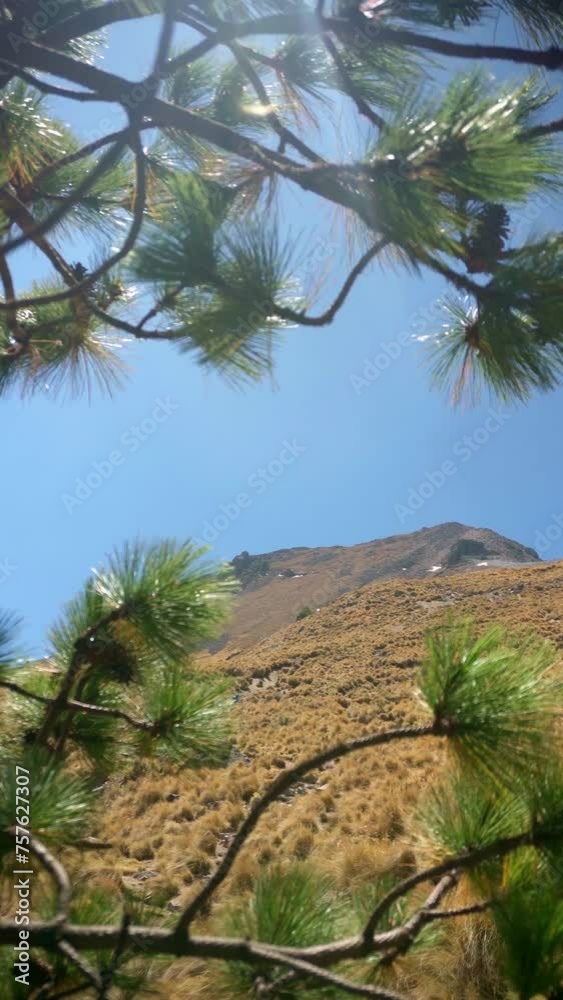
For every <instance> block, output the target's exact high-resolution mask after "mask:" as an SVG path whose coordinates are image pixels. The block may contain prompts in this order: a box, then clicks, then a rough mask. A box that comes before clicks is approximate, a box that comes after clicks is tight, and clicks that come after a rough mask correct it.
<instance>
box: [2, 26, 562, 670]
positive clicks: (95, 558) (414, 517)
mask: <svg viewBox="0 0 563 1000" xmlns="http://www.w3.org/2000/svg"><path fill="white" fill-rule="evenodd" d="M496 37H497V41H501V40H509V34H508V33H507V32H506V31H505V30H504V29H503V26H502V25H500V26H497V31H496ZM154 42H155V27H154V26H151V27H145V28H144V29H143V30H142V31H141V30H136V29H134V28H132V27H131V26H128V27H127V28H124V29H118V30H117V31H115V32H114V33H113V36H112V48H111V51H110V54H109V55H108V56H107V57H106V59H105V60H104V65H105V66H106V67H107V68H109V69H112V68H113V69H117V70H118V71H120V72H124V73H125V72H127V73H129V74H130V75H131V76H134V75H135V74H136V73H139V75H140V74H141V72H142V71H145V70H146V66H147V63H148V60H149V58H150V57H151V54H152V52H153V49H154ZM560 79H561V78H560V76H559V77H558V78H557V79H556V80H555V81H554V82H555V83H558V82H560ZM65 107H66V106H65ZM555 111H558V112H559V114H561V113H563V107H561V106H560V107H559V108H556V109H555ZM102 114H103V115H104V116H107V111H104V112H100V109H99V108H88V109H84V108H81V109H80V118H79V119H78V118H77V117H76V113H74V118H73V124H75V125H78V124H79V126H80V128H81V129H82V131H83V133H84V134H87V133H88V130H89V129H91V128H92V127H94V126H95V124H96V122H97V121H99V119H100V117H101V116H102ZM310 209H311V206H310V205H309V204H308V203H307V202H305V201H304V200H302V199H299V198H298V197H297V196H291V197H290V198H288V199H286V201H285V203H284V226H285V227H286V229H287V233H288V237H289V238H290V239H291V240H292V241H293V240H295V243H296V246H297V250H296V257H295V261H296V270H297V272H298V273H299V274H300V275H301V276H302V275H303V274H304V273H305V271H306V266H307V261H308V260H309V259H310V250H311V246H312V245H313V242H314V241H313V240H312V239H311V238H310V227H311V225H312V221H311V220H312V218H313V216H312V215H311V211H310ZM305 210H306V212H307V214H305ZM327 220H328V222H330V218H329V217H328V215H326V216H323V218H322V220H321V223H322V225H324V231H325V232H326V231H327V228H326V225H325V223H326V222H327ZM562 220H563V215H562V212H561V210H560V209H558V210H555V209H553V208H547V209H544V210H543V211H542V212H541V214H540V215H539V218H538V219H537V221H536V222H535V223H534V225H535V227H536V229H545V228H550V227H555V226H557V227H559V228H561V224H562ZM321 223H319V231H320V229H321ZM315 225H316V223H315ZM308 231H309V235H308V237H307V234H308ZM303 232H305V234H306V237H307V238H306V239H305V243H303V239H302V238H301V239H299V238H300V237H301V234H302V233H303ZM331 240H332V243H333V244H334V249H333V250H332V252H330V254H329V258H328V260H327V262H326V264H324V265H320V268H321V271H322V268H323V267H327V268H328V269H329V278H328V282H329V292H330V293H332V292H333V290H334V288H335V287H336V285H337V281H338V280H340V279H341V277H342V275H343V274H344V273H345V267H346V263H347V260H346V258H345V249H344V246H343V241H342V238H341V237H339V236H338V234H337V232H336V230H335V231H334V232H333V235H332V236H331ZM303 245H304V246H306V247H308V249H307V251H306V253H304V252H303V251H300V250H299V247H300V246H303ZM79 249H80V247H79ZM37 273H38V261H37V258H35V257H31V256H30V255H27V254H26V255H22V257H21V258H20V260H19V262H18V278H19V280H20V287H23V286H24V284H25V279H26V278H27V280H29V279H30V278H31V277H33V276H36V275H37ZM319 273H320V272H319V270H318V269H317V270H316V271H315V272H314V273H313V275H312V278H311V280H312V281H314V280H315V279H318V277H319ZM443 291H444V286H443V283H442V282H441V281H439V280H436V279H434V278H431V277H429V276H428V275H426V276H424V277H423V278H422V279H415V278H412V277H409V276H408V275H407V274H406V273H405V272H403V271H396V272H392V273H389V272H387V273H385V274H384V273H383V272H382V271H379V270H373V271H371V272H370V273H369V274H367V275H366V276H364V277H363V278H362V279H361V280H360V282H359V283H358V284H357V286H356V289H355V291H354V293H353V295H352V297H351V298H350V300H349V301H348V303H347V305H346V307H345V309H344V310H343V311H342V312H341V314H340V315H339V316H338V318H337V320H336V321H335V323H334V324H333V325H332V326H331V327H328V328H326V329H320V330H315V329H312V330H311V329H295V330H291V331H289V332H288V333H287V334H286V335H285V341H284V343H283V345H282V346H281V347H280V349H279V351H278V353H277V361H278V363H277V371H276V385H275V386H272V385H270V384H269V383H264V384H261V385H258V386H255V387H250V388H247V389H245V390H244V391H243V392H241V391H235V390H233V389H232V388H230V387H229V386H228V385H227V384H225V383H224V382H222V381H221V380H220V379H219V378H217V377H215V376H210V375H208V374H205V373H204V372H203V371H202V370H201V369H199V368H198V367H196V365H195V364H194V363H193V362H192V361H191V359H190V358H189V357H186V356H183V357H182V356H179V355H178V354H177V353H176V351H175V350H174V348H173V347H172V346H168V345H143V346H136V347H135V348H134V349H133V350H131V352H130V356H131V360H132V362H133V371H132V374H131V380H130V382H129V384H128V386H127V387H126V390H125V391H123V392H122V393H121V394H119V395H118V396H116V397H115V398H114V399H113V400H108V399H99V398H96V399H95V400H94V401H93V402H92V403H91V404H88V403H86V402H82V401H79V402H76V401H74V402H72V403H67V404H65V405H62V404H60V403H54V402H52V401H51V400H50V399H49V398H48V397H47V396H46V397H45V398H36V399H33V400H31V401H29V400H27V401H24V402H22V401H20V400H19V399H16V398H10V399H8V400H3V401H2V403H1V405H2V408H3V411H4V426H5V428H7V431H6V432H5V434H4V443H3V469H4V493H3V496H4V511H3V518H2V523H3V531H2V537H1V541H0V567H2V569H0V604H1V605H2V606H3V607H6V608H13V609H17V610H19V611H21V612H22V613H23V614H24V616H25V619H26V635H27V637H28V639H29V641H30V643H32V644H33V649H34V651H37V652H39V651H41V650H42V649H43V646H42V636H44V633H45V629H46V627H47V626H48V624H49V622H51V621H52V620H53V618H54V617H55V616H56V614H57V613H58V610H59V609H60V607H61V604H62V602H63V601H65V600H66V599H68V598H70V597H72V595H73V591H74V590H75V588H76V587H77V586H78V585H79V584H80V583H81V582H82V581H83V579H84V578H85V576H86V575H87V574H88V573H89V571H90V568H91V567H93V566H95V565H96V564H99V563H100V562H101V561H102V560H103V557H104V554H105V553H106V552H107V551H108V550H110V549H111V548H112V547H113V546H114V545H115V544H117V543H119V542H121V541H122V540H124V539H127V538H132V537H136V536H144V537H149V538H154V537H157V536H176V537H178V538H185V537H187V536H190V535H193V536H196V537H201V536H202V534H204V533H207V534H209V533H208V532H206V528H205V526H206V524H208V522H211V523H212V522H214V521H215V519H216V518H217V517H218V515H222V517H220V518H219V521H218V522H217V526H220V528H221V530H220V531H218V533H217V537H216V539H215V540H214V545H213V552H214V555H215V556H216V557H217V558H219V559H223V558H231V557H232V556H234V555H235V554H236V553H237V552H240V551H241V550H242V549H248V550H250V551H251V552H263V551H269V550H272V549H277V548H282V547H290V546H298V545H309V546H315V545H333V544H341V545H351V544H354V543H356V542H361V541H366V540H368V539H372V538H376V537H383V536H386V535H391V534H397V533H399V532H403V531H414V530H416V529H418V528H420V527H423V526H428V525H433V524H438V523H440V522H443V521H454V520H455V521H462V522H464V523H466V524H470V525H475V526H481V527H489V528H493V529H495V530H496V531H499V532H502V533H503V534H505V535H508V536H510V537H513V538H516V539H518V540H519V541H521V542H523V543H525V544H527V545H535V544H537V539H538V535H537V533H538V532H542V533H545V530H546V528H547V527H548V526H549V525H550V524H552V516H553V515H554V514H555V515H558V514H563V468H562V466H561V463H560V461H559V447H558V431H559V428H560V427H561V418H562V416H563V392H561V391H559V392H555V393H552V394H551V395H548V396H537V397H535V398H534V399H533V400H532V401H531V402H530V403H529V405H528V406H526V407H523V406H515V407H510V408H501V413H500V417H499V419H498V421H497V422H496V423H495V422H494V421H493V420H488V417H489V413H488V410H489V406H490V405H491V404H490V403H489V402H485V403H483V405H481V406H479V407H476V408H474V409H471V410H467V411H465V412H459V411H453V410H452V409H451V408H450V407H449V405H448V402H447V400H445V399H443V398H441V397H440V396H439V395H436V394H434V393H432V392H430V390H429V387H428V379H427V376H426V374H425V372H424V370H423V368H422V367H421V362H422V358H423V348H422V347H421V345H420V344H416V343H414V342H410V341H409V337H410V335H411V334H413V333H414V332H416V329H415V324H416V323H418V324H420V322H421V321H422V323H423V324H424V310H428V309H432V307H433V305H434V304H435V303H436V300H437V299H438V298H439V296H440V295H441V294H442V293H443ZM438 325H439V324H438ZM436 326H437V323H436V320H434V321H433V322H431V323H430V326H429V329H435V328H436ZM417 329H418V332H424V331H423V328H422V327H421V326H420V325H419V326H418V328H417ZM399 338H401V339H399ZM385 345H387V346H385ZM390 345H391V346H390ZM382 352H383V355H386V356H387V357H389V358H391V360H390V363H389V365H388V366H387V367H385V365H386V359H385V357H383V356H382ZM376 357H377V358H378V361H377V365H378V366H379V368H380V369H382V370H381V371H379V373H378V375H377V378H376V379H375V380H374V381H372V382H370V383H369V384H368V385H361V384H360V383H359V382H358V381H357V380H355V379H354V377H356V378H357V377H365V376H364V368H365V364H366V361H371V362H374V359H376ZM374 370H377V369H374V368H373V367H372V368H371V371H372V373H373V371H374ZM159 400H163V401H164V402H165V403H166V406H167V408H168V409H170V410H171V412H169V413H168V416H167V417H166V419H162V418H163V417H164V413H165V411H164V410H163V409H160V410H159V411H158V412H157V416H158V417H159V418H161V419H162V422H161V423H156V422H152V423H151V421H152V417H151V414H152V412H153V411H154V409H155V407H156V406H157V403H158V401H159ZM167 401H169V403H170V404H172V406H171V407H169V406H168V402H167ZM492 406H493V409H495V410H497V409H498V407H496V406H495V405H494V404H492ZM147 420H148V421H149V422H148V423H145V424H144V425H143V424H142V422H143V421H147ZM487 421H488V422H487ZM143 426H144V431H143V429H142V427H143ZM135 427H140V428H141V432H140V433H141V435H142V437H143V438H144V439H143V440H141V439H140V438H139V437H138V436H137V439H136V443H135V436H136V434H137V432H136V431H135V430H134V428H135ZM492 428H496V429H495V430H494V432H492V431H491V429H492ZM466 435H470V436H471V438H472V444H473V450H469V452H468V450H467V446H466V444H464V438H465V436H466ZM474 435H476V436H475V437H474ZM285 442H288V443H289V444H290V445H291V449H290V450H287V449H286V446H285ZM284 449H286V450H284ZM116 451H117V452H119V454H120V456H121V464H113V465H112V462H113V460H112V459H111V457H110V456H111V455H112V453H114V452H116ZM280 456H281V458H280ZM114 457H115V456H114ZM284 461H285V463H287V464H284ZM448 461H450V462H451V463H452V464H453V466H454V467H455V472H454V473H453V474H451V475H449V476H448V478H447V479H446V480H445V482H444V483H443V485H441V486H439V488H437V489H435V488H433V487H428V486H426V487H425V489H424V490H423V493H425V494H427V495H428V498H427V499H425V500H424V501H423V502H422V503H421V505H420V509H419V510H417V511H414V512H411V513H409V514H408V515H406V514H405V511H404V508H405V507H406V506H407V503H408V499H409V496H410V498H411V504H413V505H415V504H416V503H417V501H416V500H413V494H412V493H410V491H411V490H414V491H415V492H416V493H419V487H420V485H421V484H422V483H423V482H425V481H426V482H427V480H426V474H427V473H430V474H432V473H434V472H435V471H436V470H438V469H439V468H440V467H441V466H442V464H443V463H444V462H448ZM95 463H102V469H103V470H105V471H106V472H107V471H108V464H107V463H109V467H110V468H111V469H112V474H111V476H109V478H107V479H105V480H104V481H103V482H102V484H101V485H100V486H99V487H97V488H95V489H93V490H91V493H90V495H89V496H88V498H87V499H83V500H81V502H80V503H73V502H72V500H69V498H72V497H73V496H75V495H76V490H77V481H78V480H82V481H84V480H86V479H87V477H89V476H90V482H91V483H92V482H93V483H96V482H97V479H96V475H94V476H92V473H96V466H95ZM103 463H106V464H105V465H104V464H103ZM270 463H273V464H270ZM448 468H450V466H449V467H448ZM260 470H265V473H266V475H264V473H263V472H262V471H260ZM268 480H270V481H269V482H268ZM434 482H435V483H440V479H434ZM241 493H242V494H245V496H246V500H245V502H244V504H240V503H239V501H237V496H239V495H240V494H241ZM430 493H432V495H431V496H430V495H429V494H430ZM79 496H82V497H84V496H85V492H82V493H79ZM239 500H240V496H239ZM222 508H226V513H225V511H224V510H223V509H222ZM551 534H552V535H553V536H555V535H556V534H557V529H556V528H554V529H553V530H552V531H551ZM559 534H560V535H563V529H561V530H559ZM545 555H546V558H548V559H557V558H561V557H562V556H563V540H561V539H558V540H556V541H554V542H553V543H552V544H551V546H550V548H549V549H548V551H547V552H546V554H545ZM4 568H8V569H10V568H11V571H10V572H9V574H8V575H7V574H6V573H5V572H4Z"/></svg>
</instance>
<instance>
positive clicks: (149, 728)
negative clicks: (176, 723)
mask: <svg viewBox="0 0 563 1000" xmlns="http://www.w3.org/2000/svg"><path fill="white" fill-rule="evenodd" d="M0 688H4V689H5V690H6V691H12V692H13V694H17V695H20V696H21V697H22V698H29V699H30V700H31V701H37V702H40V703H41V704H42V705H53V703H54V701H55V699H54V698H49V697H47V695H43V694H37V693H36V692H35V691H29V690H28V689H27V688H24V687H21V685H19V684H15V683H13V682H12V681H6V680H0ZM64 711H65V712H83V713H85V714H86V715H98V716H105V717H106V718H108V719H121V720H122V721H123V722H126V723H127V725H128V726H131V728H132V729H139V730H142V731H143V732H147V733H153V732H154V731H155V726H154V724H153V723H152V722H147V721H146V720H144V719H135V718H134V717H133V716H132V715H129V714H128V713H127V712H124V711H122V709H120V708H105V707H103V706H101V705H91V704H89V703H88V702H84V701H77V700H76V699H75V698H73V699H69V700H68V701H65V703H64Z"/></svg>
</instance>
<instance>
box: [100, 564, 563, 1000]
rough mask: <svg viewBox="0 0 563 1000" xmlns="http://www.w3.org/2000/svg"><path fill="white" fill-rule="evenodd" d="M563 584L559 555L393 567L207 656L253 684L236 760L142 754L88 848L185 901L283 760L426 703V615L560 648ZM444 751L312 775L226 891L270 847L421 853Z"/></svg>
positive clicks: (336, 858) (113, 794)
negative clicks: (409, 832)
mask: <svg viewBox="0 0 563 1000" xmlns="http://www.w3.org/2000/svg"><path fill="white" fill-rule="evenodd" d="M562 594H563V563H559V564H557V563H556V564H540V565H538V566H536V567H526V568H522V569H518V570H497V571H489V572H486V573H483V574H479V573H471V574H461V575H459V576H455V577H443V578H437V579H432V580H425V581H421V580H399V581H391V582H388V581H387V582H384V583H378V584H372V585H370V586H367V587H364V588H363V589H361V590H359V591H356V592H354V593H351V594H348V595H346V596H344V597H342V598H341V599H339V600H338V601H336V602H334V603H333V604H331V605H329V606H327V607H326V608H324V609H322V610H321V611H319V612H317V613H316V614H315V615H313V616H312V617H310V618H308V619H306V620H305V621H303V622H301V623H299V624H294V625H292V626H290V627H288V628H285V629H283V630H282V631H280V632H277V633H275V634H273V635H272V636H270V637H269V638H267V639H265V640H263V641H262V642H260V643H259V644H258V645H257V646H255V647H253V648H252V649H249V650H246V651H232V650H231V651H230V652H229V651H228V649H226V650H224V651H223V652H221V653H220V654H217V655H215V656H208V657H204V658H203V659H202V666H204V667H205V666H209V667H210V668H213V669H217V668H219V669H221V670H223V671H225V672H227V673H229V674H231V675H232V676H233V677H234V678H235V679H236V684H237V687H238V690H239V693H240V696H241V697H240V700H239V701H238V703H237V705H236V706H235V715H236V723H237V730H238V736H237V745H236V750H235V752H234V754H233V758H234V759H233V762H232V763H231V765H230V766H229V767H228V768H225V769H220V770H214V771H210V770H205V771H199V772H194V771H189V770H184V771H182V770H180V769H177V770H171V769H170V768H167V769H165V770H161V769H160V768H159V767H158V766H156V765H150V766H145V765H141V766H140V767H139V770H138V773H137V775H136V777H135V780H128V781H125V782H119V783H114V784H112V785H110V787H109V788H108V789H107V790H106V792H105V803H104V804H105V809H104V813H103V818H102V821H101V825H100V829H99V830H98V831H97V832H98V834H99V836H101V837H103V838H107V839H108V840H111V842H112V843H113V845H114V846H113V849H112V850H111V851H108V852H104V853H103V854H102V853H100V854H98V855H92V854H90V855H88V856H87V857H86V858H85V859H83V862H85V863H86V869H87V871H89V872H90V873H91V874H93V873H94V872H96V873H97V874H98V875H99V876H102V877H103V876H104V874H105V876H107V877H111V878H112V880H113V879H116V878H117V879H121V880H122V881H123V884H124V885H127V886H128V887H129V888H131V889H134V890H135V891H136V892H139V894H146V895H147V897H148V898H149V899H150V900H152V901H153V902H154V903H157V904H159V905H163V906H165V907H166V909H167V910H169V911H172V912H174V911H175V910H177V908H178V907H179V906H180V905H181V904H182V903H183V902H185V901H186V899H188V898H189V897H190V895H191V894H192V893H193V891H194V887H195V886H196V885H197V883H198V881H199V880H200V879H201V878H202V877H205V875H206V874H207V873H208V872H209V871H210V870H211V868H212V866H213V865H214V864H215V862H216V860H217V859H218V858H220V857H221V855H222V853H223V852H224V850H225V845H226V844H227V843H228V840H229V837H230V836H231V835H232V831H233V829H235V828H236V826H237V825H238V824H239V822H240V820H241V818H242V816H243V815H244V812H245V810H246V808H247V804H248V802H249V801H250V799H251V798H252V796H253V795H254V794H255V793H256V792H257V791H258V790H259V789H261V788H262V787H263V785H264V783H265V782H267V781H268V780H270V779H272V778H273V777H274V776H275V775H276V774H277V773H278V771H279V769H280V768H282V767H285V766H286V765H287V764H288V763H289V762H293V761H295V760H297V759H298V758H301V757H303V756H304V755H308V754H309V753H310V752H313V751H314V750H316V749H318V748H320V747H322V746H327V745H329V744H331V743H333V742H337V741H339V740H341V739H343V738H351V737H354V736H357V735H362V734H367V733H369V732H373V731H375V730H377V729H378V728H381V727H394V726H397V725H401V724H403V723H410V722H415V721H417V720H418V719H420V718H421V709H420V708H419V706H418V705H417V703H416V700H415V698H414V697H413V676H414V673H415V670H416V664H417V658H418V656H419V653H420V650H421V639H422V636H423V634H424V632H425V630H426V629H427V628H428V627H429V626H431V625H434V624H436V623H438V622H439V621H440V620H441V619H443V617H444V616H445V615H446V614H447V613H449V612H450V611H453V612H454V613H455V614H456V616H465V615H471V616H475V617H476V618H477V620H478V621H479V623H480V624H482V625H486V624H487V623H490V622H494V621H501V622H503V623H508V624H513V625H514V627H515V629H516V628H519V627H521V626H525V627H530V628H533V629H534V630H536V631H539V632H540V633H541V634H542V635H543V636H544V637H549V638H551V639H552V640H553V641H554V642H556V643H557V644H558V645H559V646H560V647H561V646H563V600H562ZM440 752H441V751H440V747H439V746H437V745H431V744H429V743H428V744H427V743H425V744H418V745H413V744H401V745H400V746H397V745H396V746H395V747H394V748H390V749H388V750H386V751H383V752H382V751H366V752H364V753H362V754H361V755H352V756H351V757H349V758H347V759H346V760H344V761H342V762H341V763H339V764H337V765H334V766H332V767H330V768H328V769H326V770H325V771H324V772H323V773H322V774H320V775H319V774H316V775H313V776H312V778H311V780H310V782H308V783H307V784H303V785H301V786H298V787H297V789H296V791H295V794H294V795H293V796H291V797H288V799H287V800H286V801H284V802H280V803H279V804H277V805H275V806H273V807H272V808H271V809H270V811H269V813H268V814H267V817H266V818H264V819H263V820H262V822H261V824H260V825H259V827H258V829H257V831H256V832H255V834H254V835H253V837H252V838H251V840H250V842H249V843H248V846H247V849H246V850H245V851H244V853H243V855H242V856H241V857H240V859H239V861H238V863H237V865H236V867H235V870H234V873H233V876H232V877H231V879H230V881H229V884H228V886H227V890H226V891H227V892H228V893H234V894H238V893H240V892H243V891H245V890H247V889H248V888H249V887H250V886H251V884H252V879H253V876H254V874H255V872H256V870H257V867H258V865H259V864H260V862H265V861H268V860H270V859H271V858H272V857H275V856H278V855H281V856H286V857H287V856H292V857H297V858H309V857H310V858H312V859H314V860H315V862H316V863H318V864H319V865H320V866H322V867H323V868H327V869H328V870H330V871H331V872H332V873H333V874H334V875H335V877H336V878H337V879H338V881H339V883H340V884H341V885H342V886H349V885H350V884H351V883H353V882H354V880H358V879H359V880H363V879H367V878H370V877H373V875H374V873H376V872H378V871H381V870H382V869H385V868H387V867H392V868H393V867H397V866H401V867H403V866H405V865H410V864H412V863H413V857H412V855H411V854H409V852H408V851H406V850H405V846H406V836H405V828H406V827H408V817H409V815H410V814H411V813H412V810H413V807H414V805H415V803H416V800H417V798H418V797H419V795H420V794H421V792H423V791H424V786H425V784H427V783H428V781H429V780H431V779H432V775H433V773H435V771H436V768H438V767H439V765H440ZM457 961H458V959H455V961H454V966H455V964H456V962H457ZM196 971H197V970H196ZM187 974H188V969H187V968H186V963H182V964H177V965H176V966H175V967H172V968H171V969H170V970H169V971H168V973H167V975H166V980H167V982H169V987H168V988H169V989H170V990H171V992H170V994H169V995H178V996H181V995H184V994H183V993H182V992H181V990H182V989H184V987H183V986H182V983H187V980H186V978H185V977H186V975H187ZM192 974H193V970H191V972H190V976H191V975H192ZM440 977H441V973H440ZM198 983H199V984H200V985H201V988H202V989H203V988H204V979H203V978H198V977H197V976H196V979H195V980H194V979H193V978H190V992H189V994H188V993H186V994H185V995H186V996H187V995H190V996H192V995H193V996H197V995H199V994H198V993H197V992H196V990H197V984H198ZM186 988H187V987H186ZM451 988H452V987H450V986H448V987H447V988H445V992H441V991H440V990H437V992H436V993H434V992H431V994H428V991H427V989H426V988H425V989H426V992H425V994H424V995H425V996H426V997H428V996H436V997H443V996H451V995H460V996H466V997H470V996H473V995H474V994H473V993H471V991H469V992H467V991H466V990H465V986H463V990H462V986H461V985H459V984H458V985H457V986H456V989H458V990H459V991H461V992H459V993H458V994H452V993H451V992H449V990H450V989H451ZM467 988H468V989H469V987H467ZM176 990H180V992H178V993H177V994H176V992H175V991H176ZM165 995H166V989H165ZM202 995H205V996H209V995H213V992H211V994H210V993H208V992H204V994H202Z"/></svg>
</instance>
